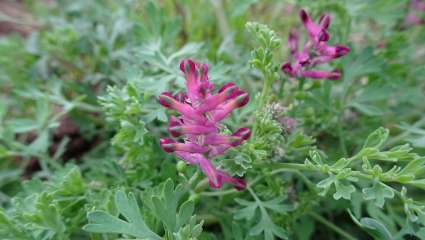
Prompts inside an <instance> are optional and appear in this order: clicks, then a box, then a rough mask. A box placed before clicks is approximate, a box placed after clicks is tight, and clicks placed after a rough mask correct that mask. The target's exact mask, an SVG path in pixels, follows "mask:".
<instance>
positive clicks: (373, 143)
mask: <svg viewBox="0 0 425 240" xmlns="http://www.w3.org/2000/svg"><path fill="white" fill-rule="evenodd" d="M389 134H390V131H389V130H388V129H386V128H383V127H380V128H378V129H376V130H375V131H374V132H372V133H371V134H370V135H369V136H368V137H367V139H366V141H365V143H364V145H363V148H380V147H381V146H382V145H383V144H384V143H385V142H386V141H387V139H388V136H389Z"/></svg>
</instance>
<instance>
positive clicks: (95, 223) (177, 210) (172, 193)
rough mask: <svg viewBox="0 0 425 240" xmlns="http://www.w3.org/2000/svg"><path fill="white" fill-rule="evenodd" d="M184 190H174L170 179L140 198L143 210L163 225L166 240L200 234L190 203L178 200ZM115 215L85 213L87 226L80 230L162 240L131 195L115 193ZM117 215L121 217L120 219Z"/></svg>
mask: <svg viewBox="0 0 425 240" xmlns="http://www.w3.org/2000/svg"><path fill="white" fill-rule="evenodd" d="M185 192H186V190H185V189H184V187H183V186H182V185H178V186H176V187H174V184H173V182H172V180H170V179H169V180H167V181H165V182H164V183H163V184H161V185H160V186H158V187H156V188H155V189H152V190H151V191H147V192H146V193H144V195H143V197H142V202H143V203H144V206H145V208H144V209H143V211H149V213H150V214H152V215H153V216H154V217H155V218H156V219H157V221H159V222H161V223H162V224H163V230H164V231H165V236H166V238H168V239H176V240H180V239H183V238H184V239H197V237H199V235H200V234H201V233H202V223H196V220H195V217H194V216H193V213H194V203H193V202H192V201H189V200H188V201H185V202H184V203H182V204H180V199H181V198H182V196H183V194H185ZM114 205H115V207H116V209H117V213H116V214H115V215H113V214H111V213H108V212H105V211H101V210H95V211H91V212H89V213H88V215H87V218H88V220H89V224H87V225H85V226H84V230H85V231H88V232H93V233H116V234H122V236H125V235H130V236H133V237H138V238H143V239H144V238H146V239H150V240H156V239H162V238H161V237H160V235H158V234H160V233H155V232H154V230H152V228H151V227H150V226H148V223H146V222H145V220H144V215H143V214H142V212H143V211H142V210H141V209H140V208H139V205H138V203H137V199H136V197H135V195H134V194H133V193H129V194H128V195H127V194H125V192H123V191H122V190H119V191H117V192H116V193H115V199H114ZM120 216H122V217H124V219H121V218H120Z"/></svg>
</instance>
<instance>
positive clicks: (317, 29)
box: [281, 10, 350, 80]
mask: <svg viewBox="0 0 425 240" xmlns="http://www.w3.org/2000/svg"><path fill="white" fill-rule="evenodd" d="M300 18H301V21H302V22H303V24H304V27H305V28H306V30H307V33H308V40H307V41H306V42H305V44H304V46H303V47H302V49H299V48H300V46H299V42H300V39H299V34H298V32H297V31H296V30H295V29H291V31H290V32H289V37H288V46H289V49H290V58H289V60H290V61H289V62H287V63H285V64H283V65H282V68H281V69H282V71H283V72H285V73H286V74H288V75H289V76H291V77H305V78H314V79H329V80H338V79H339V78H340V77H341V73H340V71H338V70H332V71H323V70H314V69H312V68H313V67H315V66H317V65H319V64H323V63H328V62H330V61H332V60H334V59H336V58H339V57H342V56H344V55H346V54H347V53H348V52H349V51H350V49H349V48H348V47H347V46H343V45H334V46H332V45H329V44H328V40H329V39H330V36H329V33H328V28H329V25H330V24H331V16H330V15H323V16H322V17H320V20H319V22H318V23H315V22H313V20H312V19H311V18H310V16H309V15H308V14H307V12H306V11H304V10H301V11H300Z"/></svg>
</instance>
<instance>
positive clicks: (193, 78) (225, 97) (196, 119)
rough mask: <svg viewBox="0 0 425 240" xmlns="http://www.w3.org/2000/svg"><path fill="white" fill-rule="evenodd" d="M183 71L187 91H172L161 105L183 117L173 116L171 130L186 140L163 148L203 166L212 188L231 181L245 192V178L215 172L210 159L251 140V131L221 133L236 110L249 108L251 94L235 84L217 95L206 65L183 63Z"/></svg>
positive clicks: (166, 141) (167, 142)
mask: <svg viewBox="0 0 425 240" xmlns="http://www.w3.org/2000/svg"><path fill="white" fill-rule="evenodd" d="M180 69H181V70H182V71H183V72H184V73H185V77H186V89H187V92H180V93H178V94H176V95H175V96H173V95H172V94H171V93H170V92H165V93H162V94H161V95H160V96H159V103H160V104H161V105H163V106H164V107H166V108H170V109H173V110H176V111H177V112H179V113H180V114H181V115H180V116H171V117H170V119H169V127H168V131H169V132H170V134H171V135H172V136H173V137H180V136H183V139H182V141H174V140H172V139H170V138H162V139H161V140H160V145H161V147H162V148H163V149H164V151H166V152H173V154H174V155H175V156H177V157H178V158H180V159H182V160H184V161H186V162H188V163H189V164H192V165H199V166H200V168H201V170H202V172H204V174H205V175H206V176H207V177H208V180H209V183H210V186H211V187H213V188H220V187H221V186H222V185H223V182H228V183H232V184H233V185H234V186H235V187H236V188H237V189H238V190H241V189H243V188H244V187H245V185H246V183H245V181H244V180H243V179H239V178H232V177H230V176H229V175H227V174H226V173H224V172H223V171H220V170H217V169H215V167H214V165H213V164H212V163H211V162H210V160H209V159H208V158H207V156H208V157H213V156H217V155H220V154H222V153H224V152H225V151H226V150H227V149H229V148H231V147H234V146H237V145H239V144H241V143H242V142H244V141H246V140H247V139H248V138H249V136H250V134H251V131H250V130H249V129H247V128H241V129H239V130H238V131H236V132H235V133H234V134H232V135H222V134H220V133H219V132H220V128H221V126H222V124H220V121H221V120H222V119H224V118H225V117H227V116H228V115H229V114H230V113H231V111H232V110H233V109H235V108H240V107H242V106H244V105H246V104H247V103H248V101H249V95H248V94H247V93H246V92H244V91H242V90H241V89H240V88H239V87H237V86H236V85H235V84H234V83H228V84H226V85H224V86H223V87H222V88H221V89H220V90H219V91H218V92H217V93H215V94H214V93H213V90H214V84H212V83H211V82H209V79H208V66H207V65H206V64H200V63H195V62H193V61H192V60H183V61H182V62H181V64H180Z"/></svg>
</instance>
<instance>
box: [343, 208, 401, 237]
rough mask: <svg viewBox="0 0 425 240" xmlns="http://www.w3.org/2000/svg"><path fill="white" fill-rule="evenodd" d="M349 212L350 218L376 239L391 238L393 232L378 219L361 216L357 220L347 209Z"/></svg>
mask: <svg viewBox="0 0 425 240" xmlns="http://www.w3.org/2000/svg"><path fill="white" fill-rule="evenodd" d="M348 213H349V214H350V217H351V219H352V220H353V221H354V222H355V223H356V224H357V225H358V226H359V227H361V228H362V229H363V230H365V231H366V232H367V233H369V234H370V235H371V236H373V238H374V239H376V240H382V239H386V240H387V239H388V240H392V239H394V238H393V234H391V232H390V231H389V230H388V229H387V228H386V227H385V225H384V224H382V223H381V222H380V221H378V220H376V219H373V218H362V219H360V221H359V220H357V218H356V217H355V216H354V215H353V214H352V213H351V211H348Z"/></svg>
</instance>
